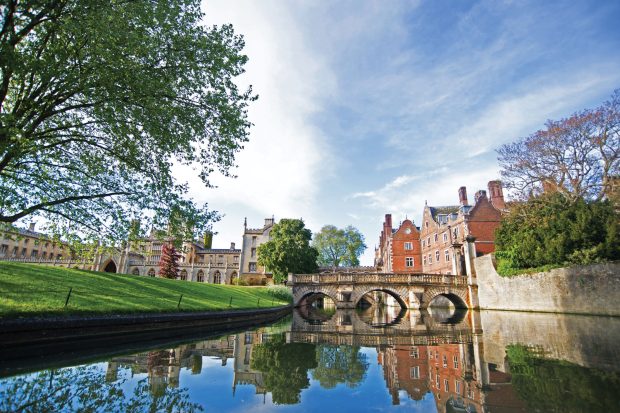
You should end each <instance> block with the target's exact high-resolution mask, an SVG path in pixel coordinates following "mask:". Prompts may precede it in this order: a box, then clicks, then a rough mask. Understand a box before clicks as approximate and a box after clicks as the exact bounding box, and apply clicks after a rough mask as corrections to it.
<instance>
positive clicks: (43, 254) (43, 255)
mask: <svg viewBox="0 0 620 413" xmlns="http://www.w3.org/2000/svg"><path fill="white" fill-rule="evenodd" d="M41 258H43V259H44V260H45V259H47V252H45V251H43V253H42V254H41Z"/></svg>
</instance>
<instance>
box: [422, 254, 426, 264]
mask: <svg viewBox="0 0 620 413" xmlns="http://www.w3.org/2000/svg"><path fill="white" fill-rule="evenodd" d="M422 265H426V255H425V256H423V257H422Z"/></svg>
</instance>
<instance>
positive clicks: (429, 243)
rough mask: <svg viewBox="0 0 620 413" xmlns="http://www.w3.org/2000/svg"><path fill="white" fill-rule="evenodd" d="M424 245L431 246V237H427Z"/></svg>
mask: <svg viewBox="0 0 620 413" xmlns="http://www.w3.org/2000/svg"><path fill="white" fill-rule="evenodd" d="M426 245H428V246H429V247H430V246H431V237H428V239H427V240H426Z"/></svg>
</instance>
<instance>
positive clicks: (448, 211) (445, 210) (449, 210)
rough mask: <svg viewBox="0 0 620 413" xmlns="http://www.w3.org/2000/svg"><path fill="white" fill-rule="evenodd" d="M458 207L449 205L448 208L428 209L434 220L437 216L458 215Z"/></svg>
mask: <svg viewBox="0 0 620 413" xmlns="http://www.w3.org/2000/svg"><path fill="white" fill-rule="evenodd" d="M459 208H460V205H449V206H438V207H428V209H429V210H430V212H431V216H432V217H433V219H435V220H436V218H437V215H440V214H442V215H443V214H445V215H450V214H458V212H459Z"/></svg>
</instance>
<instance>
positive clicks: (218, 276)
mask: <svg viewBox="0 0 620 413" xmlns="http://www.w3.org/2000/svg"><path fill="white" fill-rule="evenodd" d="M221 283H222V274H220V272H219V271H216V272H215V274H213V284H221Z"/></svg>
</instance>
